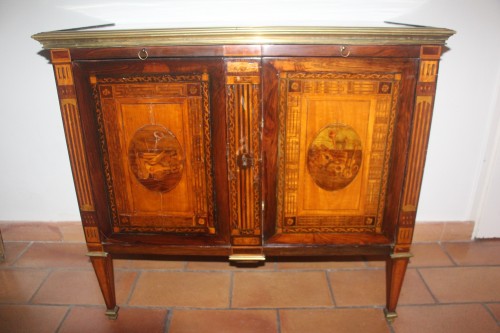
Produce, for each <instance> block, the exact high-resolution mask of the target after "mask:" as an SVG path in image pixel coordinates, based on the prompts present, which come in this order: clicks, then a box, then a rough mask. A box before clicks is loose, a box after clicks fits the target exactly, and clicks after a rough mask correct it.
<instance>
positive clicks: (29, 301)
mask: <svg viewBox="0 0 500 333" xmlns="http://www.w3.org/2000/svg"><path fill="white" fill-rule="evenodd" d="M42 271H43V270H42ZM52 272H53V270H52V269H48V270H47V275H45V277H44V278H43V280H42V282H40V285H39V286H38V288H36V290H35V291H34V292H33V295H31V297H30V299H29V300H28V301H27V302H26V304H27V305H33V304H34V303H33V300H34V299H35V297H36V295H37V294H38V293H39V292H40V289H42V287H43V285H44V284H45V283H46V282H47V280H48V279H49V276H51V275H52Z"/></svg>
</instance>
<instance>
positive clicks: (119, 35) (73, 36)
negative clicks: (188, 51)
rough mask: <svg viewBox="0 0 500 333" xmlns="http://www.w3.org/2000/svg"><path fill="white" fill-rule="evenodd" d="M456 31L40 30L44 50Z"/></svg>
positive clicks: (415, 41)
mask: <svg viewBox="0 0 500 333" xmlns="http://www.w3.org/2000/svg"><path fill="white" fill-rule="evenodd" d="M454 33H455V31H453V30H450V29H444V28H432V27H406V26H405V27H240V28H181V29H133V30H83V31H73V30H71V31H53V32H42V33H38V34H35V35H33V36H32V37H33V38H34V39H35V40H37V41H39V42H40V43H41V44H42V45H43V47H44V48H45V49H53V48H96V47H98V48H104V47H127V46H138V45H144V46H169V45H223V44H233V45H234V44H311V45H312V44H316V45H321V44H323V45H327V44H344V45H354V44H358V45H421V44H427V45H429V44H438V45H439V44H444V43H445V41H446V40H447V39H448V38H449V37H450V36H451V35H453V34H454Z"/></svg>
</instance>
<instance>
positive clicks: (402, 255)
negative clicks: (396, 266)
mask: <svg viewBox="0 0 500 333" xmlns="http://www.w3.org/2000/svg"><path fill="white" fill-rule="evenodd" d="M411 257H413V254H412V253H410V252H400V253H392V254H391V259H403V258H411Z"/></svg>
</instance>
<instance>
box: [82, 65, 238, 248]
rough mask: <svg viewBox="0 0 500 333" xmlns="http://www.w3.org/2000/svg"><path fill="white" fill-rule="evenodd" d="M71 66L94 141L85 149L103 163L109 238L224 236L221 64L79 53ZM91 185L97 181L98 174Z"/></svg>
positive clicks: (172, 240)
mask: <svg viewBox="0 0 500 333" xmlns="http://www.w3.org/2000/svg"><path fill="white" fill-rule="evenodd" d="M73 66H74V72H75V73H76V75H77V76H80V77H79V80H78V81H79V82H84V84H82V85H81V86H80V87H79V89H78V90H79V91H80V94H81V95H82V96H85V95H86V96H87V97H90V98H88V99H85V98H82V100H89V102H88V105H83V108H82V109H83V111H82V112H83V113H87V115H83V116H84V117H85V116H87V117H86V119H92V118H93V120H94V123H95V125H94V127H93V126H92V125H88V126H87V131H88V133H87V134H88V136H91V135H92V134H95V137H96V140H95V142H96V145H97V147H91V146H88V147H87V149H86V150H87V152H88V154H89V155H90V158H91V159H92V158H93V159H95V160H99V161H100V162H101V163H102V171H103V175H104V184H103V185H104V191H105V192H106V194H107V200H108V201H109V204H108V205H107V206H108V208H107V209H108V211H107V212H106V213H107V216H109V220H110V222H109V223H110V224H111V228H110V232H109V235H108V237H111V238H113V235H146V234H149V235H151V234H153V235H154V234H157V235H167V236H170V237H171V238H170V239H168V240H167V241H168V243H169V244H175V243H176V241H175V239H176V238H189V237H192V238H193V237H194V238H193V239H196V237H198V238H200V237H201V238H200V239H204V238H203V237H205V239H206V242H213V241H218V242H221V241H224V240H225V239H226V238H227V235H226V234H227V229H228V228H227V226H226V225H227V216H226V215H227V209H225V208H224V205H225V203H226V202H227V198H226V197H225V196H226V194H225V193H226V192H227V186H228V185H227V180H226V179H227V176H226V175H225V170H226V159H225V154H224V149H225V142H224V140H225V130H224V128H225V104H224V86H223V83H224V80H223V77H222V75H223V74H222V73H223V62H222V61H221V60H217V59H196V61H191V60H182V59H168V60H166V59H164V60H148V61H147V62H142V61H140V60H135V61H113V62H106V61H97V62H92V61H79V62H75V63H74V65H73ZM77 88H78V87H77ZM89 113H90V116H89V115H88V114H89ZM88 122H89V123H91V122H90V121H88ZM215 142H218V145H219V147H222V149H216V145H215ZM87 144H88V145H91V144H92V143H91V140H87ZM94 148H96V149H94ZM221 150H222V153H220V151H221ZM218 151H219V153H218ZM94 187H95V188H96V189H99V184H98V181H97V180H96V181H95V182H94ZM104 215H106V214H104V212H103V213H102V214H101V216H104ZM186 241H187V240H186ZM193 242H195V241H193Z"/></svg>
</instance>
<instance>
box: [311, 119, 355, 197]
mask: <svg viewBox="0 0 500 333" xmlns="http://www.w3.org/2000/svg"><path fill="white" fill-rule="evenodd" d="M362 158H363V153H362V147H361V139H360V138H359V135H358V133H356V131H355V130H354V129H353V128H352V127H350V126H348V125H344V124H330V125H328V126H326V127H324V128H323V129H321V131H319V133H318V134H317V135H316V136H315V137H314V139H313V141H312V143H311V145H310V146H309V149H308V151H307V168H308V170H309V174H310V175H311V177H312V179H313V180H314V182H315V183H316V185H318V186H319V187H321V188H322V189H324V190H327V191H335V190H340V189H343V188H345V187H346V186H347V185H349V184H350V183H351V182H352V181H353V180H354V178H356V175H357V174H358V171H359V169H360V168H361V161H362Z"/></svg>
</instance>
